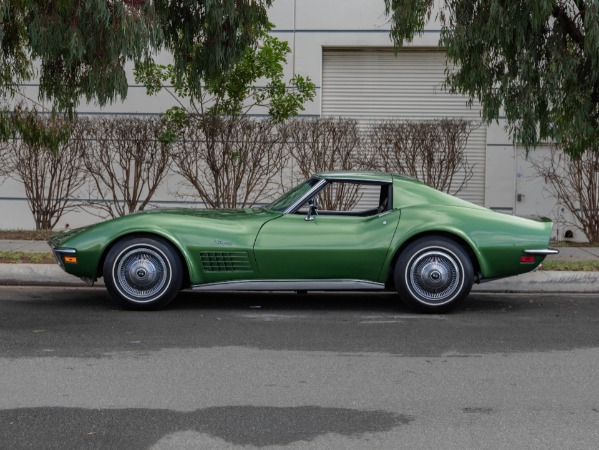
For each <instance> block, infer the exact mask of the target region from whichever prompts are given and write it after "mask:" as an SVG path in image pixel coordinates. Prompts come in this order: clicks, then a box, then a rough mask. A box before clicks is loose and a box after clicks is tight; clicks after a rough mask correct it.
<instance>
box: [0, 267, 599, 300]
mask: <svg viewBox="0 0 599 450" xmlns="http://www.w3.org/2000/svg"><path fill="white" fill-rule="evenodd" d="M96 284H97V285H99V286H103V285H104V282H103V280H102V279H100V280H98V282H97V283H96ZM0 285H11V286H75V287H77V286H85V284H84V283H83V281H81V280H80V279H79V278H76V277H74V276H72V275H68V274H66V273H65V272H63V271H62V269H60V267H58V265H56V264H0ZM472 291H473V292H504V293H505V292H531V293H533V292H537V293H538V292H546V293H550V292H575V293H599V272H558V271H537V272H531V273H527V274H524V275H518V276H515V277H510V278H503V279H501V280H495V281H489V282H487V283H481V284H475V285H474V287H473V288H472Z"/></svg>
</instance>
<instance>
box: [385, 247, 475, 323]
mask: <svg viewBox="0 0 599 450" xmlns="http://www.w3.org/2000/svg"><path fill="white" fill-rule="evenodd" d="M394 277H395V286H396V287H397V291H398V293H399V295H400V298H401V299H402V301H403V302H404V303H405V304H406V305H407V306H408V307H409V308H411V309H414V310H416V311H419V312H426V313H445V312H448V311H450V310H452V309H453V308H455V307H456V306H457V305H458V304H460V303H461V302H462V301H464V300H465V299H466V297H468V294H469V293H470V289H472V283H473V281H474V270H473V268H472V261H471V260H470V257H469V256H468V254H467V253H466V251H465V250H464V249H463V248H462V247H461V246H460V245H459V244H457V243H455V242H454V241H452V240H450V239H447V238H444V237H440V236H434V237H427V238H422V239H418V240H416V241H414V242H412V243H411V244H409V245H408V246H407V247H406V248H405V249H404V250H403V251H402V253H401V255H400V257H399V259H398V260H397V264H396V266H395V274H394Z"/></svg>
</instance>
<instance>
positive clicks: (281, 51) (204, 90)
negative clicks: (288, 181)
mask: <svg viewBox="0 0 599 450" xmlns="http://www.w3.org/2000/svg"><path fill="white" fill-rule="evenodd" d="M290 51H291V49H290V48H289V45H288V44H287V42H285V41H280V40H279V39H277V38H275V37H273V36H270V35H268V34H267V33H266V32H262V33H261V35H260V42H259V43H256V44H255V45H252V46H250V47H248V48H246V49H245V51H244V52H243V54H242V55H241V57H240V58H239V59H238V61H237V62H236V63H234V64H233V65H232V66H231V67H230V68H229V69H228V70H224V71H222V72H221V73H220V74H218V75H215V76H212V77H210V78H208V79H206V80H201V79H200V80H196V79H190V78H183V79H180V78H178V77H177V69H176V67H175V66H174V65H166V66H165V65H157V64H151V65H145V64H143V65H138V66H137V67H136V70H135V75H136V79H137V81H138V82H141V83H143V84H144V85H146V86H147V88H148V94H150V95H151V94H155V93H156V92H158V91H160V90H161V89H170V88H165V83H166V84H171V85H172V86H173V88H174V93H173V92H171V93H172V94H176V98H177V99H178V100H180V99H186V101H187V102H188V104H183V103H181V106H175V107H173V108H171V109H170V110H168V111H167V113H166V120H167V122H168V123H169V125H170V126H169V131H168V132H167V134H168V136H167V135H166V134H165V135H164V138H165V139H167V140H171V139H175V138H176V130H177V129H182V128H183V127H184V126H185V125H186V124H187V123H188V122H189V120H190V117H192V116H193V117H204V116H206V117H207V116H212V115H228V116H243V115H245V114H246V113H247V112H248V111H249V110H250V109H252V108H253V107H255V106H262V107H265V108H267V109H268V113H269V115H270V116H271V118H272V119H273V120H274V121H275V122H282V121H284V120H286V119H288V118H289V117H292V116H295V115H297V113H298V112H299V111H300V110H303V109H304V106H303V105H304V103H305V102H306V101H309V100H312V99H313V98H314V95H315V92H316V87H315V85H314V83H312V81H311V80H310V79H309V78H308V77H303V76H302V75H295V76H293V77H292V78H291V80H289V82H288V83H286V82H285V77H284V67H283V65H284V64H285V62H286V57H287V55H288V54H289V53H290Z"/></svg>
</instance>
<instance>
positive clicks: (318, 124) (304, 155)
mask: <svg viewBox="0 0 599 450" xmlns="http://www.w3.org/2000/svg"><path fill="white" fill-rule="evenodd" d="M281 134H282V135H283V136H284V139H285V141H286V145H287V147H288V148H289V153H290V154H291V156H292V157H293V160H294V163H295V166H296V170H295V175H296V176H298V177H300V178H302V179H306V178H309V177H311V176H312V174H314V173H318V172H328V171H332V170H352V169H359V168H360V165H359V163H358V160H357V158H356V153H357V151H358V149H359V146H360V142H361V140H360V130H359V128H358V122H357V121H356V120H354V119H346V118H320V119H295V120H290V121H289V122H287V123H286V124H285V126H284V127H282V130H281ZM319 199H320V206H321V207H322V208H323V209H327V210H339V211H344V210H348V209H351V208H352V207H353V206H354V205H355V204H356V203H357V202H358V201H359V200H360V198H359V195H358V191H357V188H356V186H354V185H351V184H345V185H341V186H340V187H339V188H338V189H334V190H331V189H329V190H327V191H325V192H323V193H322V194H321V195H320V196H319Z"/></svg>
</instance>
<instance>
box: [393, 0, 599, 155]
mask: <svg viewBox="0 0 599 450" xmlns="http://www.w3.org/2000/svg"><path fill="white" fill-rule="evenodd" d="M435 3H437V7H436V8H435ZM385 4H386V9H387V14H389V15H390V16H391V24H392V27H391V37H392V39H393V41H394V42H395V45H396V47H398V48H399V47H401V46H402V44H403V43H404V41H411V40H412V39H413V38H414V36H415V35H416V34H419V33H421V32H422V29H423V27H424V25H425V24H426V23H427V22H428V21H430V20H431V19H437V20H439V22H440V23H441V26H442V30H441V38H440V42H439V45H440V46H441V47H444V48H445V49H446V51H447V59H448V63H449V64H450V65H451V66H450V67H449V68H448V69H449V70H448V71H447V85H448V86H449V88H450V90H451V91H452V92H460V93H463V94H467V95H469V96H470V98H471V99H478V100H479V101H480V102H481V104H482V108H483V109H482V114H483V119H484V120H486V121H487V122H491V121H493V120H496V119H498V118H499V117H500V116H503V115H505V116H506V118H507V121H508V127H509V129H510V131H511V133H512V136H513V138H514V139H515V140H516V141H518V142H520V143H522V144H523V145H524V146H525V147H526V148H532V147H534V146H536V145H537V144H538V143H539V142H541V141H544V140H553V141H555V142H557V143H559V144H560V145H561V146H562V147H563V148H564V150H565V151H566V152H568V153H569V154H570V155H573V156H575V157H577V156H579V155H581V154H582V153H583V152H584V151H585V150H587V149H590V150H595V151H596V150H599V148H598V145H597V144H598V143H599V1H597V0H535V1H528V0H442V1H441V2H434V1H433V0H401V1H400V0H385ZM453 66H455V68H454V67H453Z"/></svg>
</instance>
